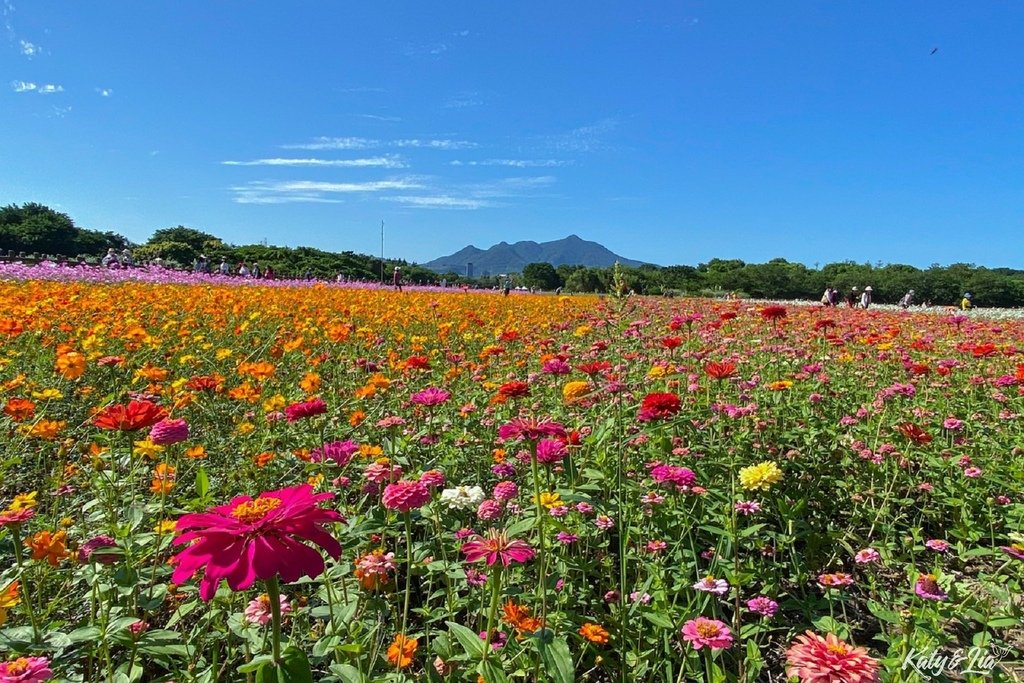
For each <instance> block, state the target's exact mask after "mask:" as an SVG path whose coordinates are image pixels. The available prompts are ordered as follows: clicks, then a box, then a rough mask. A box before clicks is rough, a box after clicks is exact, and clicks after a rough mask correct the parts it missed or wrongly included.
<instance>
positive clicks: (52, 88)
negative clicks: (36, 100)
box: [39, 83, 64, 95]
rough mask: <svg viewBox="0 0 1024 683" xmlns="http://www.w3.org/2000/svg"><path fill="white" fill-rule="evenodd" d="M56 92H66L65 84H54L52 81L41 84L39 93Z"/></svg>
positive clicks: (49, 93) (50, 93) (48, 93)
mask: <svg viewBox="0 0 1024 683" xmlns="http://www.w3.org/2000/svg"><path fill="white" fill-rule="evenodd" d="M56 92H64V86H63V85H53V84H52V83H47V84H46V85H41V86H39V94H40V95H52V94H53V93H56Z"/></svg>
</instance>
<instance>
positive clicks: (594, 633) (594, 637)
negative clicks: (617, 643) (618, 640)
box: [579, 621, 608, 645]
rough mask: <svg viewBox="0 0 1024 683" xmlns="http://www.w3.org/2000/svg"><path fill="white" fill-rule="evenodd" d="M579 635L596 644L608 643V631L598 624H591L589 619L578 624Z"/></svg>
mask: <svg viewBox="0 0 1024 683" xmlns="http://www.w3.org/2000/svg"><path fill="white" fill-rule="evenodd" d="M579 633H580V635H581V636H583V637H584V638H586V639H587V640H589V641H590V642H592V643H595V644H597V645H607V644H608V631H606V630H605V629H604V627H602V626H601V625H600V624H592V623H590V622H589V621H588V622H587V623H585V624H583V626H580V631H579Z"/></svg>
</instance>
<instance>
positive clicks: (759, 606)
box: [747, 595, 779, 619]
mask: <svg viewBox="0 0 1024 683" xmlns="http://www.w3.org/2000/svg"><path fill="white" fill-rule="evenodd" d="M747 609H749V610H750V611H751V612H754V613H756V614H760V615H761V616H762V617H765V618H768V619H770V618H771V617H773V616H775V613H776V612H778V611H779V603H777V602H775V601H774V600H772V599H771V598H767V597H765V596H763V595H759V596H757V597H756V598H751V599H750V600H747Z"/></svg>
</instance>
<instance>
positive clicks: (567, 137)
mask: <svg viewBox="0 0 1024 683" xmlns="http://www.w3.org/2000/svg"><path fill="white" fill-rule="evenodd" d="M618 125H619V122H618V120H616V119H612V118H608V119H602V120H600V121H597V122H596V123H592V124H590V125H589V126H580V127H579V128H573V129H572V130H570V131H568V132H565V133H560V134H558V135H549V136H547V137H546V138H545V139H544V142H545V145H546V146H547V147H549V148H551V149H554V150H557V151H559V152H593V151H596V150H599V149H607V147H608V144H607V143H606V142H605V140H604V139H605V137H607V135H608V133H611V132H612V131H613V130H615V128H616V127H617V126H618Z"/></svg>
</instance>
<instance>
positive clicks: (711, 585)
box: [693, 576, 729, 595]
mask: <svg viewBox="0 0 1024 683" xmlns="http://www.w3.org/2000/svg"><path fill="white" fill-rule="evenodd" d="M693 587H694V589H695V590H699V591H703V592H705V593H714V594H715V595H724V594H725V593H727V592H728V591H729V582H728V581H726V580H725V579H716V578H715V577H713V576H705V577H704V578H703V579H701V580H700V581H698V582H697V583H695V584H693Z"/></svg>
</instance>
